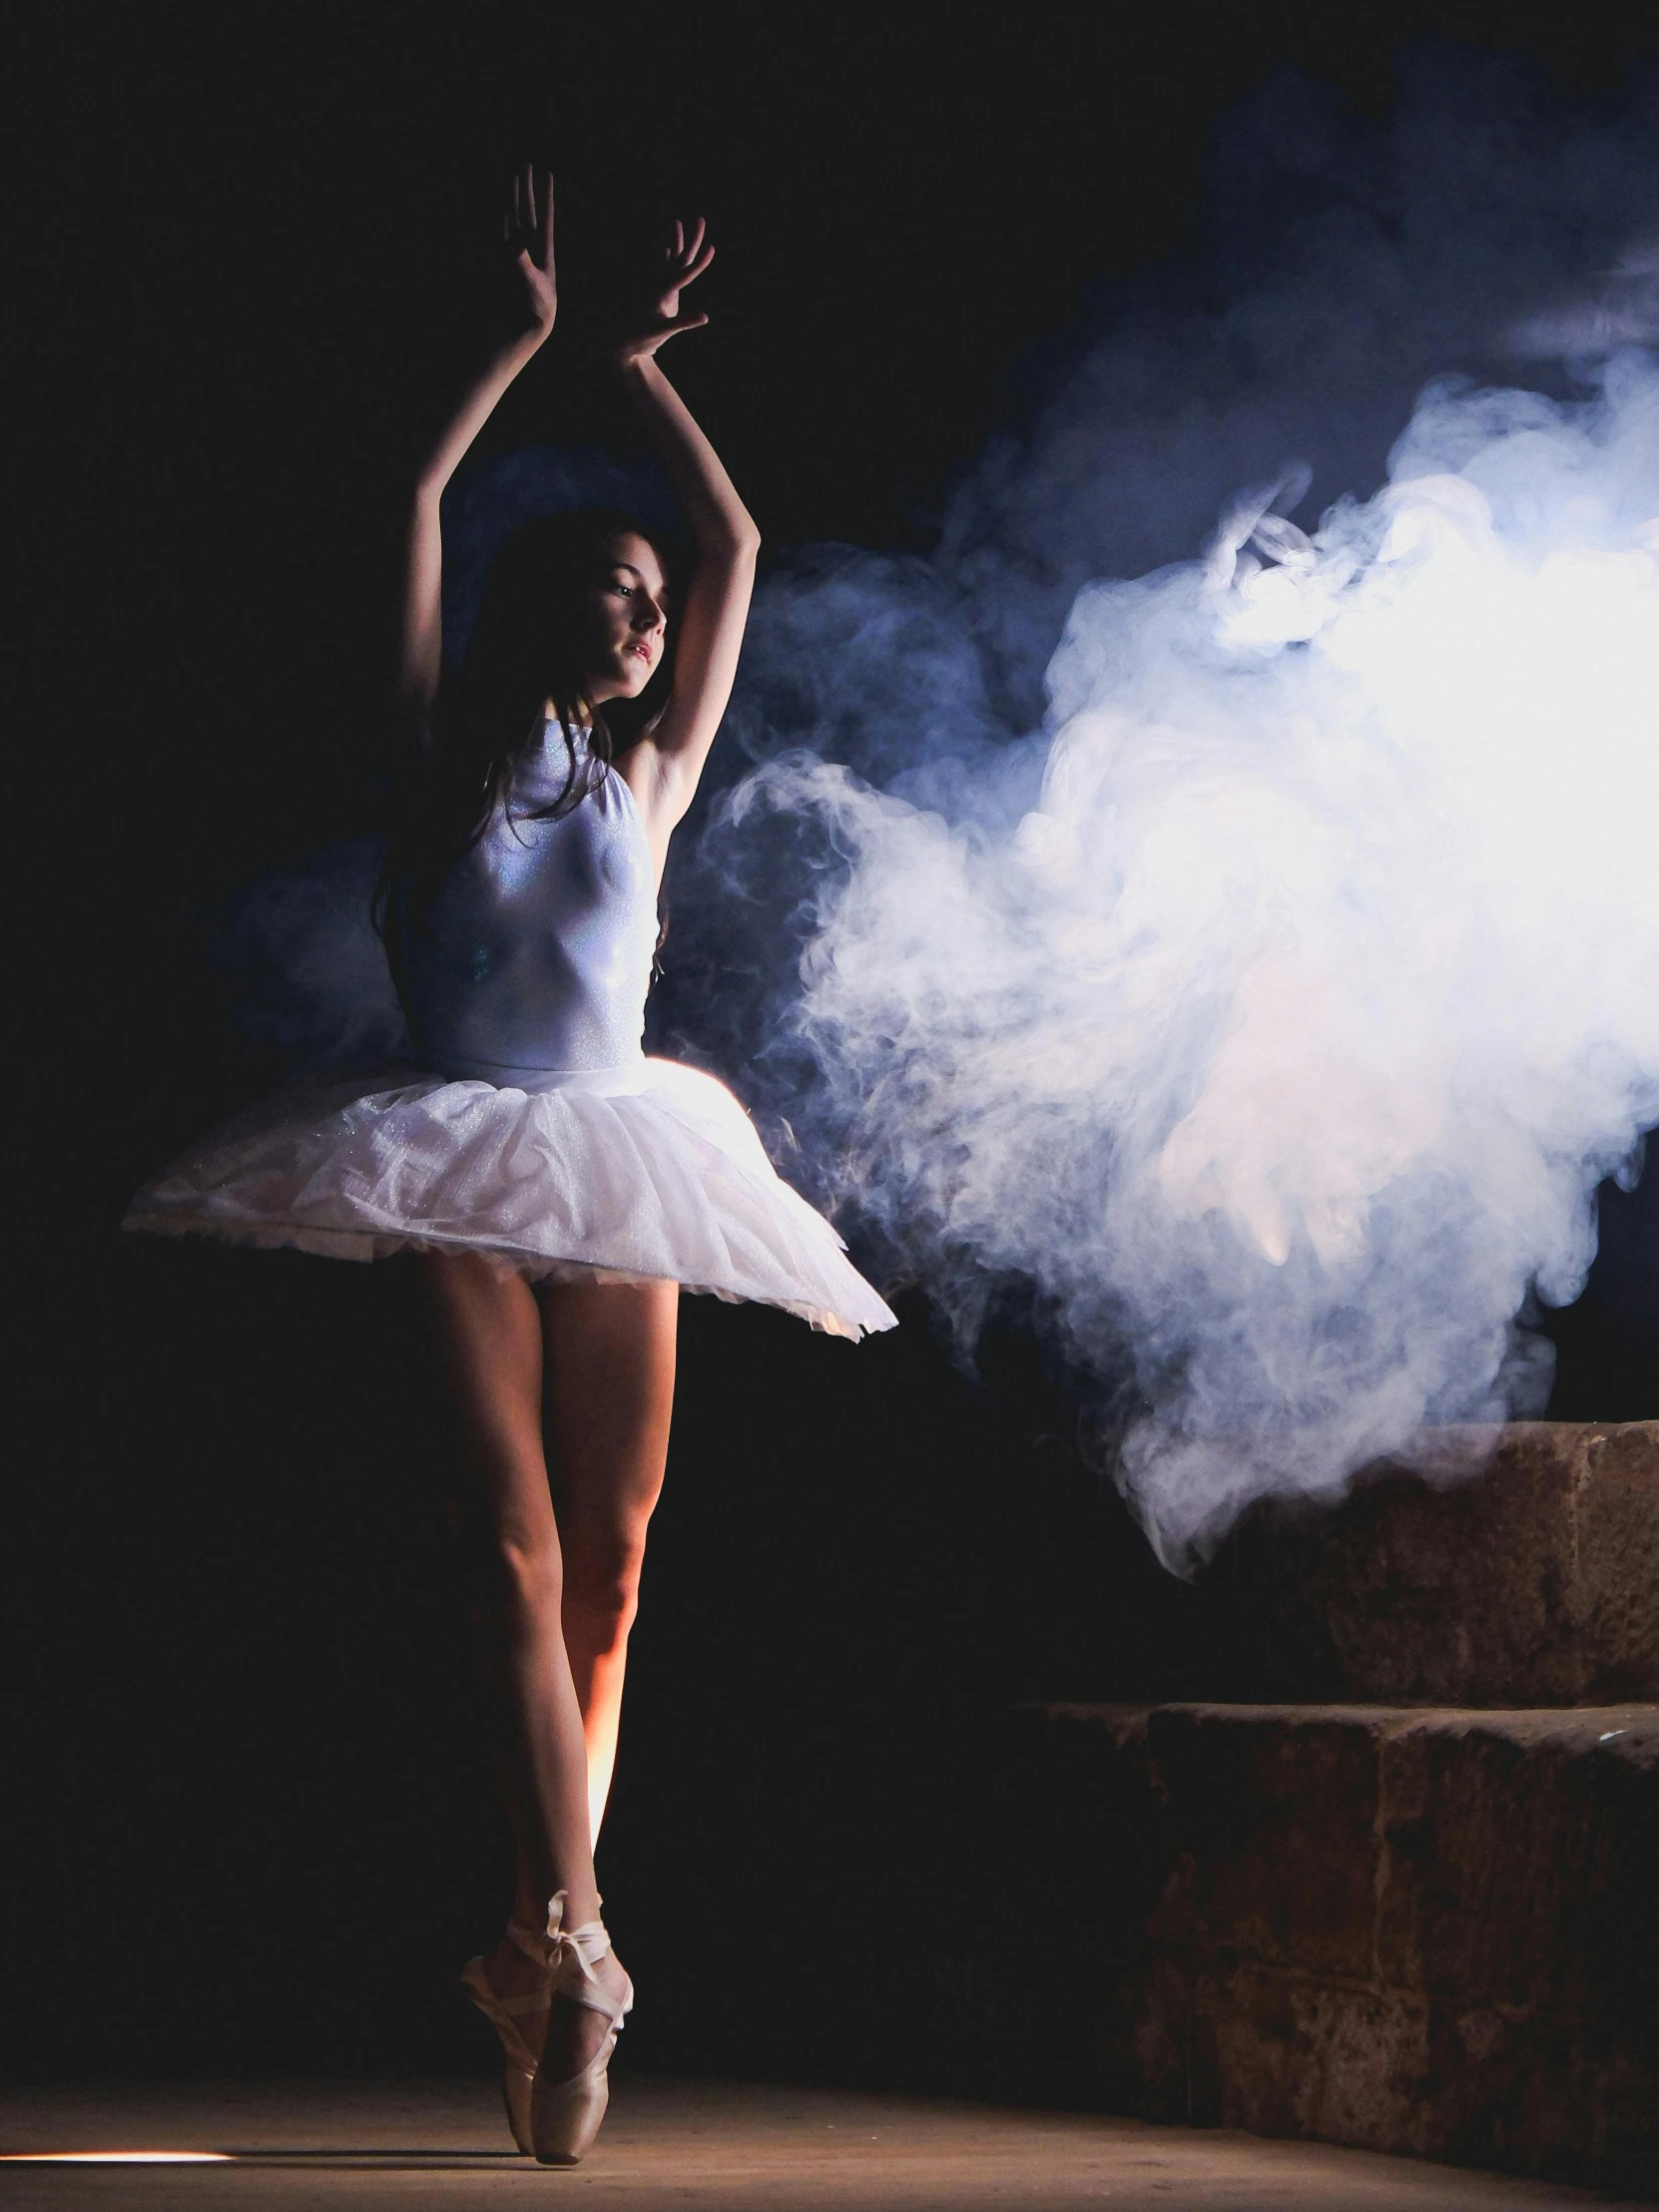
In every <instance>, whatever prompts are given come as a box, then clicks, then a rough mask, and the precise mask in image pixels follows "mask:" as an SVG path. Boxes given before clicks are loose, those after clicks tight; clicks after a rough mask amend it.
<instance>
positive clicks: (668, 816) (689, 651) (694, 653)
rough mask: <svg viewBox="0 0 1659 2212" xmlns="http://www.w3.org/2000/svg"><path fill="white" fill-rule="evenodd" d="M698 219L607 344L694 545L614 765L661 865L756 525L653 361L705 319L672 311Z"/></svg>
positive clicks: (734, 624) (716, 688)
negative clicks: (651, 704) (680, 602)
mask: <svg viewBox="0 0 1659 2212" xmlns="http://www.w3.org/2000/svg"><path fill="white" fill-rule="evenodd" d="M714 251H715V250H714V248H713V247H712V246H708V245H706V244H705V243H704V227H703V225H702V223H701V222H699V223H698V225H697V226H696V228H695V230H694V231H693V233H692V235H691V237H690V238H689V239H688V238H687V237H686V235H685V233H684V231H683V229H682V228H681V226H680V225H679V224H678V223H677V224H676V225H675V226H674V244H673V245H672V246H671V247H670V248H669V250H668V257H667V260H668V266H667V270H666V272H665V278H664V285H663V289H662V291H661V293H660V294H659V296H658V297H657V299H656V301H655V305H654V313H653V314H652V315H651V317H649V318H648V321H647V325H646V327H645V328H644V329H642V330H640V331H637V332H633V333H631V334H630V335H629V336H628V337H626V338H624V339H623V340H622V342H621V343H620V344H619V346H618V347H617V355H616V357H617V362H618V366H619V367H620V369H621V371H622V377H623V381H624V383H625V385H626V386H627V388H628V391H629V394H630V396H631V397H632V399H633V401H634V404H635V405H636V406H637V407H638V409H639V411H640V413H641V415H642V416H643V417H644V420H645V426H646V430H647V432H648V434H649V436H650V438H651V441H652V443H653V444H654V445H655V447H656V448H657V451H658V453H659V454H660V455H661V456H662V459H663V462H664V465H665V466H666V468H667V469H668V472H669V475H670V477H671V478H672V479H673V483H674V488H675V490H676V491H677V492H678V493H679V495H680V500H681V504H682V505H683V506H684V508H685V510H686V515H687V519H688V520H689V521H690V523H691V528H692V536H693V538H694V540H695V541H696V545H697V566H696V568H695V570H694V572H693V575H692V579H691V583H690V585H689V587H688V589H687V592H686V600H685V605H684V607H683V608H682V609H681V610H679V613H678V618H677V628H678V632H679V637H678V642H677V644H676V647H675V656H674V691H673V695H672V697H671V698H670V700H669V703H668V705H667V707H666V708H665V709H664V710H663V713H662V715H661V716H660V717H659V718H658V720H657V722H656V724H655V725H654V727H653V728H652V730H651V732H650V733H649V735H648V736H647V737H646V738H645V739H644V740H642V742H641V743H640V744H639V745H637V746H635V747H634V748H633V749H632V750H631V751H630V752H629V754H628V755H627V756H626V758H625V760H624V762H623V764H622V773H623V774H624V775H625V776H626V777H627V780H628V784H629V788H630V789H631V790H632V792H633V794H634V797H635V799H636V801H637V802H638V803H639V807H640V811H641V813H642V815H643V816H644V818H645V826H646V830H647V831H648V832H649V834H650V836H651V840H652V843H653V845H654V846H656V848H657V853H658V863H659V866H660V865H661V861H662V856H663V851H664V849H665V848H666V846H667V843H668V837H669V833H670V831H671V830H673V829H674V826H675V824H676V823H678V822H679V821H680V819H681V817H682V816H683V815H684V814H685V812H686V810H687V808H688V807H689V806H690V805H691V803H692V799H693V797H694V796H695V794H696V791H697V785H698V779H699V778H700V777H701V776H702V774H703V764H704V762H705V761H707V759H708V758H709V748H710V747H711V746H712V745H713V744H714V742H715V732H716V731H717V730H718V729H719V728H720V720H721V717H722V715H724V714H725V712H726V703H727V701H728V700H729V699H730V698H731V696H732V683H733V679H734V678H735V677H736V675H737V672H738V653H739V650H740V648H741V647H742V644H743V633H744V625H745V623H746V622H747V620H748V618H749V601H750V597H751V594H752V593H753V591H754V588H755V556H756V554H757V553H758V552H759V551H760V545H761V533H760V532H759V530H757V529H756V527H755V523H754V520H753V518H752V517H751V516H750V513H749V511H748V509H747V508H746V507H745V506H744V503H743V501H742V500H741V499H740V498H739V497H738V494H737V491H736V489H735V488H734V486H733V483H732V479H731V478H730V477H729V476H728V475H727V473H726V471H725V469H724V468H723V467H722V466H721V462H720V456H719V455H718V454H717V453H716V451H715V449H714V447H713V446H712V445H711V444H710V443H709V441H708V439H707V438H706V437H705V436H704V435H703V432H702V431H701V430H700V429H699V428H698V426H697V423H696V422H695V421H694V420H693V418H692V414H691V411H690V409H689V408H688V407H687V405H686V403H685V401H684V400H683V399H682V398H681V397H680V394H679V393H678V392H677V391H676V390H675V389H674V386H673V385H672V384H671V383H670V382H669V380H668V378H667V377H666V376H665V375H664V374H663V372H662V370H661V368H659V367H658V365H657V358H656V355H657V348H658V347H659V346H660V345H661V344H662V343H663V341H664V340H665V339H666V338H671V337H673V336H675V334H676V333H677V332H679V331H681V330H694V329H696V328H697V327H698V325H699V324H700V323H703V322H706V321H707V320H708V319H709V318H708V316H707V315H704V314H695V313H694V314H684V315H683V314H681V312H680V293H681V290H682V289H683V288H684V286H685V285H687V284H689V283H690V282H691V281H692V280H693V278H694V277H701V276H702V274H703V272H704V270H706V269H707V268H708V266H709V264H710V262H711V261H712V260H713V259H714Z"/></svg>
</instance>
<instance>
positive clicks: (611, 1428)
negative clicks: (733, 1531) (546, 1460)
mask: <svg viewBox="0 0 1659 2212" xmlns="http://www.w3.org/2000/svg"><path fill="white" fill-rule="evenodd" d="M679 1296H680V1290H679V1285H678V1284H676V1283H639V1284H635V1283H626V1284H625V1283H604V1284H601V1283H561V1284H556V1285H554V1286H552V1287H551V1288H550V1289H549V1290H547V1291H546V1292H544V1293H543V1297H542V1313H543V1318H544V1323H545V1329H546V1345H547V1359H548V1387H547V1413H548V1426H549V1430H550V1433H551V1440H552V1443H553V1447H554V1448H553V1459H552V1475H553V1500H554V1505H555V1509H556V1511H557V1515H558V1528H559V1542H560V1545H561V1547H562V1550H563V1554H564V1563H565V1573H564V1607H563V1619H564V1637H565V1649H566V1652H567V1653H568V1655H569V1659H570V1671H571V1678H572V1681H573V1682H574V1684H575V1690H576V1697H577V1700H578V1703H579V1704H580V1706H581V1709H582V1723H583V1730H584V1734H585V1737H586V1743H587V1762H588V1807H589V1820H590V1833H591V1835H592V1837H593V1839H594V1841H595V1842H597V1841H598V1837H599V1825H600V1822H601V1821H602V1820H603V1819H604V1815H605V1801H606V1798H607V1797H608V1796H609V1794H610V1788H611V1774H612V1771H613V1769H614V1767H615V1765H616V1746H617V1729H618V1725H619V1722H620V1719H621V1713H622V1678H623V1671H624V1669H625V1667H626V1665H627V1661H628V1632H629V1630H630V1629H631V1628H632V1626H633V1624H634V1615H635V1612H636V1611H637V1609H638V1604H639V1586H640V1567H641V1563H642V1562H643V1560H644V1557H645V1534H646V1528H647V1525H648V1523H649V1521H650V1519H651V1514H652V1510H653V1508H654V1507H655V1505H656V1503H657V1498H658V1496H659V1494H660V1492H661V1490H662V1486H663V1468H664V1464H665V1462H666V1460H667V1457H668V1432H669V1422H670V1419H671V1417H672V1414H673V1411H674V1360H675V1326H676V1321H677V1317H678V1310H679Z"/></svg>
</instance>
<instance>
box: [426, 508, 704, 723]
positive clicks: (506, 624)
mask: <svg viewBox="0 0 1659 2212" xmlns="http://www.w3.org/2000/svg"><path fill="white" fill-rule="evenodd" d="M667 632H668V576H667V572H666V564H665V562H664V559H663V555H662V552H661V550H660V548H659V547H658V546H657V544H656V543H655V541H654V540H653V539H652V538H651V536H650V535H649V533H647V532H646V531H644V530H642V529H641V528H640V527H639V525H638V524H637V523H635V522H633V521H632V520H630V518H629V517H628V516H626V515H622V514H616V513H613V512H611V511H610V510H608V509H605V508H597V507H580V508H576V509H574V510H571V511H568V512H566V513H564V514H556V515H545V516H543V517H542V518H541V519H540V520H538V521H536V522H531V523H527V524H526V525H525V526H524V527H523V528H522V529H520V530H516V531H515V532H514V533H513V535H512V536H511V537H510V538H509V539H508V540H507V542H506V544H505V545H504V546H503V547H502V549H501V551H500V553H499V554H498V555H497V557H496V561H495V565H494V566H493V568H492V569H491V570H490V573H489V577H488V580H487V582H486V583H485V586H484V595H483V600H482V603H481V605H480V607H479V610H478V619H477V621H476V623H475V624H474V626H473V631H472V635H471V637H470V638H469V639H468V641H467V648H466V653H465V655H464V657H463V659H462V661H461V665H460V667H459V669H458V670H456V672H455V675H454V680H453V683H452V686H451V689H452V692H453V694H454V705H455V706H456V707H458V708H460V710H461V712H462V714H463V716H464V718H465V720H467V721H468V722H471V723H474V724H476V723H477V722H478V721H479V719H480V717H482V718H483V719H484V720H485V721H487V722H488V723H489V724H491V725H494V727H495V732H496V733H498V734H500V735H505V732H504V730H503V729H502V724H503V721H505V722H506V723H509V724H511V725H514V726H522V725H523V724H524V723H526V722H528V721H531V720H533V721H535V722H536V724H537V725H538V726H539V723H540V720H541V718H542V717H543V715H544V714H545V713H546V712H548V711H549V710H551V712H552V713H554V714H555V715H556V716H558V717H559V718H560V719H561V720H563V721H565V722H567V723H572V724H574V723H592V722H593V721H594V720H595V710H596V709H603V708H604V707H605V706H606V705H607V703H610V702H615V703H618V704H621V703H623V702H627V701H635V700H641V699H642V698H643V696H644V694H645V692H646V690H647V688H648V686H650V685H651V682H652V679H653V677H655V676H656V675H657V674H658V673H659V672H660V671H661V669H662V666H663V660H664V652H665V647H666V643H667ZM621 719H622V721H623V723H624V725H625V726H627V725H631V724H632V723H633V722H634V721H635V720H636V719H639V718H637V717H634V716H628V715H624V716H623V717H622V718H621ZM619 734H620V733H619ZM630 734H631V733H630Z"/></svg>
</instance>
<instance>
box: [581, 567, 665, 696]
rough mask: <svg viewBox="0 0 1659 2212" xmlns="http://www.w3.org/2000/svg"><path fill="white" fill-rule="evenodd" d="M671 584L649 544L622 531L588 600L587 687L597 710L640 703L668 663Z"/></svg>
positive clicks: (585, 678) (584, 676) (586, 627)
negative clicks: (602, 705)
mask: <svg viewBox="0 0 1659 2212" xmlns="http://www.w3.org/2000/svg"><path fill="white" fill-rule="evenodd" d="M667 589H668V587H667V581H666V579H665V578H664V575H663V567H662V563H661V562H660V561H659V560H658V558H657V555H656V551H655V549H654V547H653V546H652V544H651V542H650V540H649V539H648V538H642V537H639V536H637V535H636V534H635V533H634V532H633V531H632V530H624V531H620V532H619V533H618V534H617V536H615V537H614V538H612V539H610V540H609V541H608V543H607V544H606V546H605V550H604V561H603V565H602V566H601V568H600V571H599V574H598V577H597V578H596V580H595V582H594V584H593V587H592V589H591V590H590V591H589V592H588V594H587V598H586V616H587V619H586V623H585V629H586V632H587V637H586V652H587V660H588V666H587V668H586V669H585V670H584V671H583V682H584V685H585V687H586V690H587V694H588V697H589V698H590V699H591V700H592V701H593V702H594V703H595V705H597V704H598V703H599V702H600V701H601V700H605V699H637V698H638V697H639V695H640V693H641V692H642V691H644V689H645V687H646V685H647V684H648V683H649V682H650V681H651V677H652V673H653V671H654V670H655V669H656V668H657V667H658V666H659V665H660V663H661V661H662V658H663V645H664V642H665V639H666V637H667V634H668V613H667Z"/></svg>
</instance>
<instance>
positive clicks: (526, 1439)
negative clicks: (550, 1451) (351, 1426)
mask: <svg viewBox="0 0 1659 2212" xmlns="http://www.w3.org/2000/svg"><path fill="white" fill-rule="evenodd" d="M421 1271H422V1274H423V1276H424V1279H425V1283H426V1294H427V1302H428V1306H429V1308H430V1311H431V1314H432V1318H433V1323H434V1328H435V1334H436V1338H437V1347H438V1354H439V1358H440V1360H441V1362H442V1365H443V1368H444V1371H445V1375H446V1379H447V1381H448V1384H449V1394H450V1399H451V1402H452V1404H453V1406H454V1410H455V1414H456V1419H457V1426H458V1429H459V1442H460V1454H459V1456H460V1461H461V1464H462V1467H463V1468H464V1470H465V1473H466V1476H467V1478H468V1479H467V1480H466V1481H465V1482H464V1484H463V1485H462V1493H461V1496H460V1498H459V1499H458V1500H457V1502H458V1504H459V1505H460V1506H461V1509H462V1513H463V1517H464V1519H465V1520H466V1521H467V1522H469V1523H470V1522H475V1520H476V1517H477V1516H478V1515H479V1514H480V1513H482V1515H483V1517H484V1518H485V1520H487V1522H488V1524H489V1526H490V1528H491V1530H492V1532H493V1533H494V1534H495V1535H496V1536H497V1537H498V1538H505V1539H506V1540H508V1541H511V1542H518V1543H522V1542H525V1541H529V1542H530V1543H532V1544H533V1543H536V1542H538V1541H540V1542H543V1543H545V1542H546V1541H547V1540H548V1538H549V1537H550V1535H551V1533H552V1501H551V1498H550V1497H549V1494H548V1487H547V1461H546V1455H545V1451H544V1449H543V1443H542V1361H543V1350H542V1328H541V1316H540V1314H539V1312H538V1310H537V1305H536V1297H535V1293H534V1292H533V1291H532V1290H531V1288H530V1286H529V1284H528V1283H526V1282H525V1280H524V1278H523V1277H522V1276H519V1275H512V1274H509V1273H507V1272H506V1271H504V1270H503V1269H500V1268H498V1267H496V1266H495V1265H494V1263H493V1262H491V1261H490V1260H488V1259H486V1258H485V1257H484V1255H483V1254H482V1253H477V1252H445V1253H427V1254H425V1255H423V1256H422V1259H421Z"/></svg>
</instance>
